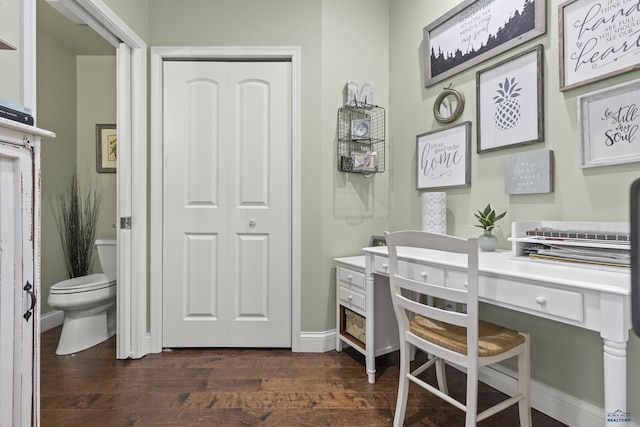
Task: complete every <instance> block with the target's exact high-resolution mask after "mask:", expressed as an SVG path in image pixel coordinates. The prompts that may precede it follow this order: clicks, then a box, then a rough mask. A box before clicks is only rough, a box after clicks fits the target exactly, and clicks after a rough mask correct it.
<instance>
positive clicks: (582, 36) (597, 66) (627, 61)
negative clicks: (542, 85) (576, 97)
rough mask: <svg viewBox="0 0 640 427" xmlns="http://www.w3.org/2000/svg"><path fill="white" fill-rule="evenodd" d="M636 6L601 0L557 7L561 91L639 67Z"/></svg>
mask: <svg viewBox="0 0 640 427" xmlns="http://www.w3.org/2000/svg"><path fill="white" fill-rule="evenodd" d="M637 8H638V2H637V1H607V2H603V1H602V0H570V1H567V2H564V3H562V4H561V5H559V6H558V26H559V39H560V40H559V47H560V49H559V54H560V90H561V91H566V90H569V89H573V88H576V87H579V86H583V85H586V84H589V83H593V82H596V81H598V80H602V79H604V78H608V77H612V76H615V75H618V74H622V73H626V72H629V71H633V70H638V69H640V55H638V28H637V24H638V17H637Z"/></svg>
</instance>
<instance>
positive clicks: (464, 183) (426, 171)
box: [416, 122, 471, 190]
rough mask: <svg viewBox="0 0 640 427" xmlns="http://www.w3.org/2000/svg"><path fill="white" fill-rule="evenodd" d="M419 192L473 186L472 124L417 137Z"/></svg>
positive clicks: (463, 124) (462, 124)
mask: <svg viewBox="0 0 640 427" xmlns="http://www.w3.org/2000/svg"><path fill="white" fill-rule="evenodd" d="M416 150H417V153H416V156H417V159H416V166H417V189H418V190H426V189H429V190H431V189H435V188H452V187H469V186H470V185H471V155H470V154H471V122H463V123H460V124H459V125H455V126H451V127H448V128H446V129H439V130H436V131H431V132H427V133H423V134H421V135H418V136H417V137H416Z"/></svg>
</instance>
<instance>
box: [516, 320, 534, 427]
mask: <svg viewBox="0 0 640 427" xmlns="http://www.w3.org/2000/svg"><path fill="white" fill-rule="evenodd" d="M521 334H522V335H524V336H525V344H524V345H525V351H524V352H523V353H521V354H520V355H518V392H519V393H522V394H523V395H524V399H522V400H521V401H520V402H518V410H519V413H520V426H521V427H531V380H530V377H531V360H530V356H529V346H530V344H529V334H527V333H522V332H521Z"/></svg>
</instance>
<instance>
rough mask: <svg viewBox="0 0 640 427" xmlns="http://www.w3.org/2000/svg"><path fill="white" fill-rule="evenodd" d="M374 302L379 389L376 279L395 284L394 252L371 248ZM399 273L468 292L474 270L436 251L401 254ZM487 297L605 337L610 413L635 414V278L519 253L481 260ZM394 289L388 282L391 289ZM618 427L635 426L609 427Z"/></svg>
mask: <svg viewBox="0 0 640 427" xmlns="http://www.w3.org/2000/svg"><path fill="white" fill-rule="evenodd" d="M364 251H365V280H366V284H365V291H366V295H365V297H366V299H367V318H366V321H367V324H366V328H367V349H366V350H365V357H366V367H367V374H368V378H369V382H370V383H373V382H375V372H376V368H375V352H374V350H375V339H376V334H375V332H374V330H373V328H374V322H373V319H374V318H375V304H373V301H374V300H375V299H376V297H375V292H389V290H388V289H387V288H386V287H385V288H379V289H375V286H374V285H375V281H374V279H375V276H376V275H383V276H388V273H387V270H388V258H387V256H388V255H387V248H386V247H372V248H365V250H364ZM398 258H399V262H400V264H401V265H400V266H399V268H403V269H407V270H408V271H410V272H412V274H415V277H416V278H419V277H421V275H423V274H425V273H426V274H428V275H429V276H430V279H431V281H433V279H434V277H439V278H441V280H442V283H443V285H444V286H449V287H462V286H464V283H463V280H464V278H463V277H464V274H462V273H463V272H464V269H465V268H466V263H465V261H464V259H463V258H462V257H460V256H456V255H451V254H449V255H448V256H444V255H443V254H442V253H438V252H434V251H429V250H413V251H404V252H399V254H398ZM479 266H480V277H479V296H480V300H481V301H483V302H486V303H489V304H494V305H497V306H501V307H506V308H509V309H511V310H516V311H520V312H523V313H528V314H531V315H534V316H539V317H543V318H545V319H550V320H554V321H557V322H562V323H566V324H569V325H574V326H577V327H580V328H584V329H589V330H592V331H597V332H599V333H600V336H601V337H602V339H603V341H604V410H605V419H607V418H608V417H607V416H606V414H609V413H613V412H615V411H623V412H627V401H626V389H627V358H626V354H627V351H626V347H627V340H628V339H629V330H630V329H631V308H630V307H631V305H630V294H631V284H630V272H629V270H627V269H624V268H606V269H605V268H603V269H598V268H594V267H584V266H574V265H573V264H570V263H548V262H537V261H527V260H515V259H512V252H511V251H508V252H507V251H497V252H481V253H480V259H479ZM385 283H386V281H385ZM607 425H610V426H623V425H627V423H624V422H619V421H617V420H609V421H607Z"/></svg>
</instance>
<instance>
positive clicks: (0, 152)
mask: <svg viewBox="0 0 640 427" xmlns="http://www.w3.org/2000/svg"><path fill="white" fill-rule="evenodd" d="M33 206H34V204H33V160H32V152H31V149H29V148H26V147H21V146H16V145H11V144H4V143H2V142H0V408H1V409H0V426H29V425H31V423H32V400H33V333H34V328H33V325H34V322H36V321H37V319H36V318H37V316H38V314H37V313H36V312H35V311H36V310H35V309H34V307H33V306H34V305H35V294H34V292H35V291H36V289H35V288H34V286H35V284H34V268H33V265H34V257H33V248H34V247H33V239H34V237H33V217H34V213H33Z"/></svg>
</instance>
